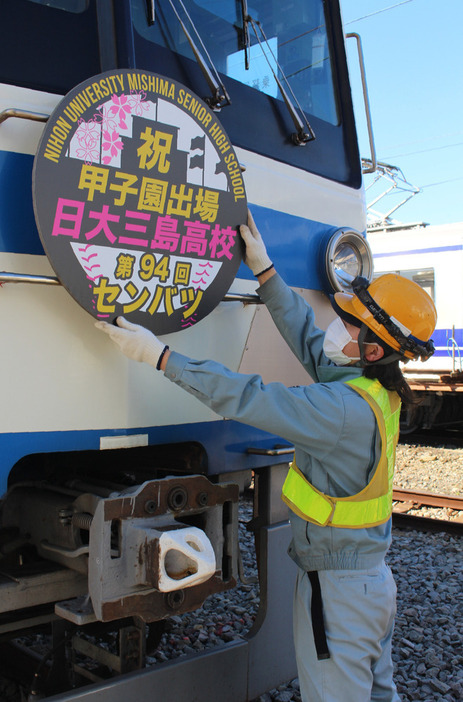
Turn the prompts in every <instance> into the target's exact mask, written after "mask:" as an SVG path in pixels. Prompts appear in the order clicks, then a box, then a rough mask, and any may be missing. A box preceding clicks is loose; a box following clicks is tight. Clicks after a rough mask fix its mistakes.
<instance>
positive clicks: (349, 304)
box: [334, 273, 437, 360]
mask: <svg viewBox="0 0 463 702" xmlns="http://www.w3.org/2000/svg"><path fill="white" fill-rule="evenodd" d="M352 290H353V293H354V294H348V293H335V294H334V301H335V305H336V306H337V307H338V308H339V309H340V311H341V316H342V312H344V313H346V314H347V315H349V316H350V317H354V318H356V319H357V320H359V322H361V323H362V324H365V325H366V326H367V327H368V328H369V329H371V330H372V331H373V332H374V333H375V334H376V336H377V337H379V338H380V339H381V340H382V341H384V342H386V344H387V345H388V346H390V347H391V348H392V349H394V350H395V351H397V352H399V353H400V354H401V355H402V356H404V357H405V358H408V359H414V358H418V357H421V358H422V359H423V360H426V358H429V357H430V356H432V354H433V353H434V346H433V343H432V341H431V340H430V339H431V335H432V333H433V331H434V329H435V327H436V321H437V312H436V307H435V305H434V302H433V301H432V299H431V297H430V296H429V295H428V293H427V292H426V291H425V290H423V288H421V287H420V286H419V285H418V284H417V283H415V282H413V280H409V279H408V278H404V277H403V276H401V275H397V274H395V273H387V274H385V275H381V276H379V277H378V278H376V279H375V280H374V281H373V282H372V283H369V282H368V280H366V278H355V280H354V281H353V283H352Z"/></svg>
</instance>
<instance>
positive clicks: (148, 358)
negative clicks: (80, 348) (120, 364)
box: [95, 317, 168, 368]
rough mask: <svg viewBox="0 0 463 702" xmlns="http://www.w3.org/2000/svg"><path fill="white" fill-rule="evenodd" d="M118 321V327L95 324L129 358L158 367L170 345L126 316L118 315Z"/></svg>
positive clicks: (102, 323) (103, 323) (100, 323)
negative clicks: (129, 320)
mask: <svg viewBox="0 0 463 702" xmlns="http://www.w3.org/2000/svg"><path fill="white" fill-rule="evenodd" d="M116 322H117V325H118V326H117V327H116V326H114V324H108V323H107V322H95V326H96V328H97V329H101V331H104V332H105V333H106V334H108V336H109V337H110V338H111V339H112V340H113V341H114V342H115V343H116V344H117V345H118V346H119V348H120V350H121V351H122V353H124V354H125V355H126V356H127V357H128V358H131V359H132V360H133V361H140V362H144V363H149V364H150V365H151V366H154V367H155V368H158V364H159V362H160V360H161V358H162V355H163V352H164V351H165V349H166V348H168V347H166V345H165V344H163V343H162V341H159V339H158V338H157V337H156V336H155V335H154V334H153V333H152V332H150V331H148V329H145V328H144V327H141V326H140V325H138V324H132V322H128V321H127V320H126V319H125V318H124V317H118V318H117V320H116Z"/></svg>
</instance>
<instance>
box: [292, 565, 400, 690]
mask: <svg viewBox="0 0 463 702" xmlns="http://www.w3.org/2000/svg"><path fill="white" fill-rule="evenodd" d="M318 575H319V580H320V588H321V595H322V599H323V615H324V620H325V631H326V639H327V643H328V649H329V653H330V658H328V659H326V660H318V659H317V653H316V650H315V644H314V637H313V630H312V619H311V611H310V605H311V596H312V588H311V584H310V581H309V577H308V575H307V573H305V572H304V571H302V570H299V572H298V576H297V580H296V587H295V593H294V610H293V628H294V643H295V648H296V658H297V668H298V676H299V684H300V688H301V696H302V702H370V701H374V702H400V698H399V696H398V694H397V690H396V687H395V684H394V682H393V680H392V659H391V640H392V632H393V627H394V617H395V612H396V585H395V582H394V579H393V577H392V573H391V571H390V568H389V567H388V566H387V565H386V564H385V563H382V564H381V565H379V566H378V567H376V568H371V569H368V570H322V571H319V573H318Z"/></svg>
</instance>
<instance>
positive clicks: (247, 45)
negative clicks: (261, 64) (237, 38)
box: [241, 0, 251, 71]
mask: <svg viewBox="0 0 463 702" xmlns="http://www.w3.org/2000/svg"><path fill="white" fill-rule="evenodd" d="M241 18H242V21H243V46H244V67H245V69H246V71H248V70H249V54H250V51H251V37H250V36H249V15H248V2H247V0H241Z"/></svg>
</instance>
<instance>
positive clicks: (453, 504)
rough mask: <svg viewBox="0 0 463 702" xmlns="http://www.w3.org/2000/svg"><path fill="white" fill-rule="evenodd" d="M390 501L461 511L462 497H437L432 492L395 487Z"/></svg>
mask: <svg viewBox="0 0 463 702" xmlns="http://www.w3.org/2000/svg"><path fill="white" fill-rule="evenodd" d="M392 499H393V500H396V501H398V502H413V504H416V505H426V506H427V507H448V508H449V509H456V510H459V511H463V497H458V496H457V495H438V494H436V493H432V492H420V491H416V490H406V489H405V488H398V487H395V488H393V491H392Z"/></svg>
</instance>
